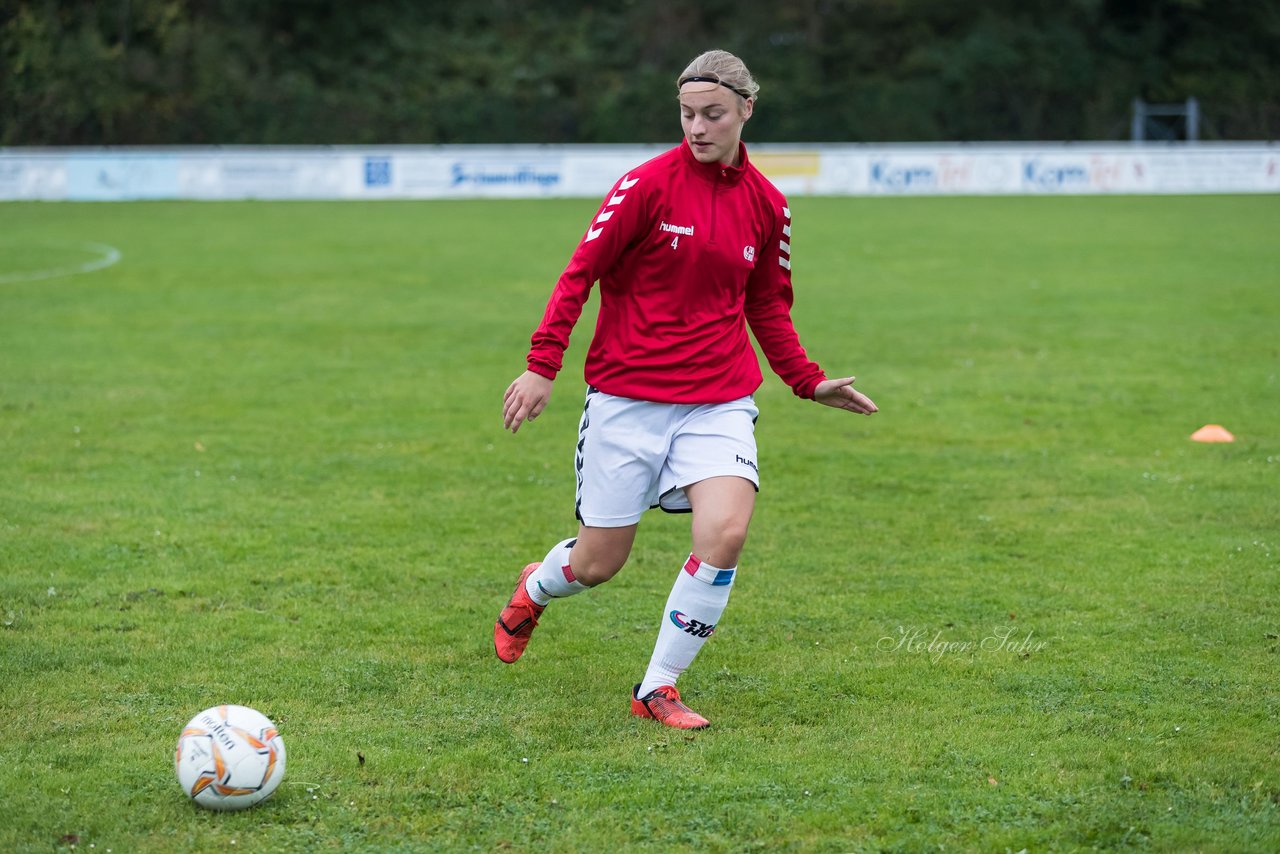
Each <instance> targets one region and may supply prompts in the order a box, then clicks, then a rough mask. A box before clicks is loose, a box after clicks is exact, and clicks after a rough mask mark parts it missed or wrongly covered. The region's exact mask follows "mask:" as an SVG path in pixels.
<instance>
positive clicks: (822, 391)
mask: <svg viewBox="0 0 1280 854" xmlns="http://www.w3.org/2000/svg"><path fill="white" fill-rule="evenodd" d="M856 379H857V377H842V378H841V379H838V380H823V381H822V382H820V383H818V387H817V388H816V389H814V391H813V399H814V400H816V401H818V403H821V404H823V405H825V406H834V407H835V408H836V409H847V410H849V411H850V412H856V413H858V414H859V415H870V414H871V413H873V412H879V411H880V408H879V407H878V406H876V404H875V401H873V400H872V399H871V398H869V397H867V396H866V395H865V394H863V393H862V392H860V391H858V390H857V389H855V388H854V387H853V381H854V380H856Z"/></svg>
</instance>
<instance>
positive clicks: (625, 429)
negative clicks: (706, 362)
mask: <svg viewBox="0 0 1280 854" xmlns="http://www.w3.org/2000/svg"><path fill="white" fill-rule="evenodd" d="M759 414H760V410H758V409H757V408H756V405H755V401H753V400H752V399H751V398H750V397H743V398H739V399H738V400H732V401H729V402H728V403H709V404H679V403H650V402H648V401H644V400H632V399H630V398H626V397H616V396H614V395H611V394H605V393H604V392H602V391H597V390H595V389H590V390H588V391H587V402H586V404H585V405H584V406H583V408H582V421H581V423H580V424H579V427H578V450H577V454H576V456H575V460H574V463H575V467H576V469H577V473H578V492H577V502H576V512H577V516H578V520H579V521H580V522H582V524H584V525H587V526H590V527H593V528H622V527H625V526H627V525H634V524H636V523H637V522H639V521H640V517H641V516H643V515H644V511H646V510H649V509H651V508H653V507H661V508H662V509H663V510H666V511H668V512H671V513H687V512H689V510H690V506H689V497H688V496H687V495H685V492H684V488H685V487H686V486H689V485H691V484H694V483H697V482H698V481H701V480H706V479H707V478H709V477H721V476H725V475H731V476H734V477H741V478H745V479H747V480H749V481H751V482H752V483H753V484H755V487H756V489H759V488H760V471H759V469H758V468H757V466H756V436H755V421H756V418H757V417H758V416H759Z"/></svg>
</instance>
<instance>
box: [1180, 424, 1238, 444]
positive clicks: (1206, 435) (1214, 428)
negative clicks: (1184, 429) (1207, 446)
mask: <svg viewBox="0 0 1280 854" xmlns="http://www.w3.org/2000/svg"><path fill="white" fill-rule="evenodd" d="M1235 440H1236V437H1235V436H1232V435H1231V431H1230V430H1228V429H1227V428H1226V427H1223V426H1222V425H1221V424H1206V425H1204V426H1203V427H1201V428H1200V429H1199V430H1197V431H1196V432H1194V433H1192V434H1191V441H1193V442H1234V441H1235Z"/></svg>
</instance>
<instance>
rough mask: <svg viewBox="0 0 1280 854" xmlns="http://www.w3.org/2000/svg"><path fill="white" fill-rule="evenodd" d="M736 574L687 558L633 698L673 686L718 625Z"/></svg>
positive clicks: (735, 570)
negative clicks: (664, 686)
mask: <svg viewBox="0 0 1280 854" xmlns="http://www.w3.org/2000/svg"><path fill="white" fill-rule="evenodd" d="M736 574H737V567H733V568H731V569H720V568H719V567H716V566H712V565H711V564H709V563H703V562H702V561H700V560H699V559H698V558H697V557H695V556H694V555H689V560H688V562H687V563H685V565H684V569H682V570H681V571H680V574H679V575H678V576H676V583H675V584H674V585H672V587H671V595H670V596H668V597H667V607H666V608H665V609H663V612H662V624H661V626H660V627H659V628H658V642H657V643H656V644H654V647H653V657H652V658H650V659H649V669H648V670H646V671H645V674H644V681H642V682H641V683H640V687H639V688H638V689H637V690H636V696H637V697H643V696H644V695H646V694H648V693H649V692H650V691H652V690H653V689H654V688H657V687H658V686H660V685H674V684H676V680H677V679H679V678H680V674H681V673H684V671H685V669H686V668H687V667H688V666H689V665H690V664H691V663H692V662H693V657H694V656H695V655H697V654H698V650H700V649H702V645H703V644H704V643H706V642H707V638H709V637H711V633H712V632H713V631H714V630H715V627H716V623H718V622H719V621H720V615H721V614H722V613H724V606H725V605H727V604H728V603H729V591H730V590H731V589H732V588H733V579H734V576H735V575H736Z"/></svg>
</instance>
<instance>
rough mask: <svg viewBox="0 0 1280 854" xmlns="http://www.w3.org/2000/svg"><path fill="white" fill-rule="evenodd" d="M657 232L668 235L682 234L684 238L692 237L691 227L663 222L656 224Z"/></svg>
mask: <svg viewBox="0 0 1280 854" xmlns="http://www.w3.org/2000/svg"><path fill="white" fill-rule="evenodd" d="M658 230H659V231H665V232H667V233H668V234H683V235H684V236H685V237H692V236H693V226H691V225H672V224H671V223H669V222H665V221H664V222H661V223H659V224H658Z"/></svg>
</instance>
